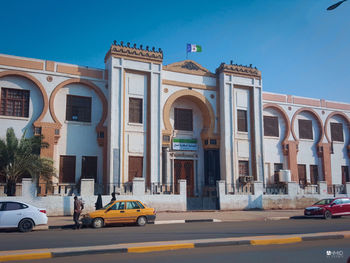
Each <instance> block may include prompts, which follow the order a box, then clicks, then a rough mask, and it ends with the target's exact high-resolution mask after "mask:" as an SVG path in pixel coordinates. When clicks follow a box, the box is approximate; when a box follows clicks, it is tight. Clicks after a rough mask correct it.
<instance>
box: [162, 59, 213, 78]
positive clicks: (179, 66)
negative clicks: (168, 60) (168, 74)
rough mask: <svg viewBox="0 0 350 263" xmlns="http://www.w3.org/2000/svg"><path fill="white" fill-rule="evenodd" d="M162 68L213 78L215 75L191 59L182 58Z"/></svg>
mask: <svg viewBox="0 0 350 263" xmlns="http://www.w3.org/2000/svg"><path fill="white" fill-rule="evenodd" d="M163 70H167V71H172V72H178V73H185V74H191V75H198V76H205V77H212V78H215V77H216V75H215V74H213V73H211V72H210V71H209V70H208V69H206V68H205V67H203V66H202V65H200V64H198V63H197V62H195V61H193V60H184V61H180V62H175V63H172V64H169V65H166V66H163Z"/></svg>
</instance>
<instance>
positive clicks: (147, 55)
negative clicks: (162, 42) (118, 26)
mask: <svg viewBox="0 0 350 263" xmlns="http://www.w3.org/2000/svg"><path fill="white" fill-rule="evenodd" d="M110 56H113V57H122V58H131V59H142V60H147V61H150V62H157V63H162V61H163V51H162V49H160V48H159V49H158V51H156V49H155V48H154V47H152V49H150V48H149V47H148V46H146V49H143V46H142V45H140V46H139V48H137V47H136V44H134V45H133V46H130V43H129V42H128V43H127V44H126V46H125V45H124V43H123V41H121V42H120V44H117V42H116V41H114V42H113V44H112V45H111V48H110V49H109V50H108V52H107V54H106V56H105V61H106V60H107V59H108V58H109V57H110Z"/></svg>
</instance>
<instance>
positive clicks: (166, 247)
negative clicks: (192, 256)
mask: <svg viewBox="0 0 350 263" xmlns="http://www.w3.org/2000/svg"><path fill="white" fill-rule="evenodd" d="M184 248H194V244H193V243H184V244H174V245H160V246H148V247H130V248H128V252H129V253H144V252H152V251H163V250H176V249H184Z"/></svg>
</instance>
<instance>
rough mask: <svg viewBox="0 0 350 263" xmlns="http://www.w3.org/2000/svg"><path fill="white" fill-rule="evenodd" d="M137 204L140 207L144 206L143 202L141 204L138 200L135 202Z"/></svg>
mask: <svg viewBox="0 0 350 263" xmlns="http://www.w3.org/2000/svg"><path fill="white" fill-rule="evenodd" d="M137 204H138V205H139V207H140V208H145V207H144V205H143V204H141V203H140V202H137Z"/></svg>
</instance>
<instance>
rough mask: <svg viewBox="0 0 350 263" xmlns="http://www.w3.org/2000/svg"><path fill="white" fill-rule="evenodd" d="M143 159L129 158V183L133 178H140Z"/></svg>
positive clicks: (137, 157)
mask: <svg viewBox="0 0 350 263" xmlns="http://www.w3.org/2000/svg"><path fill="white" fill-rule="evenodd" d="M142 170H143V157H139V156H129V182H132V180H133V179H134V178H135V177H140V178H142V177H143V176H142Z"/></svg>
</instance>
